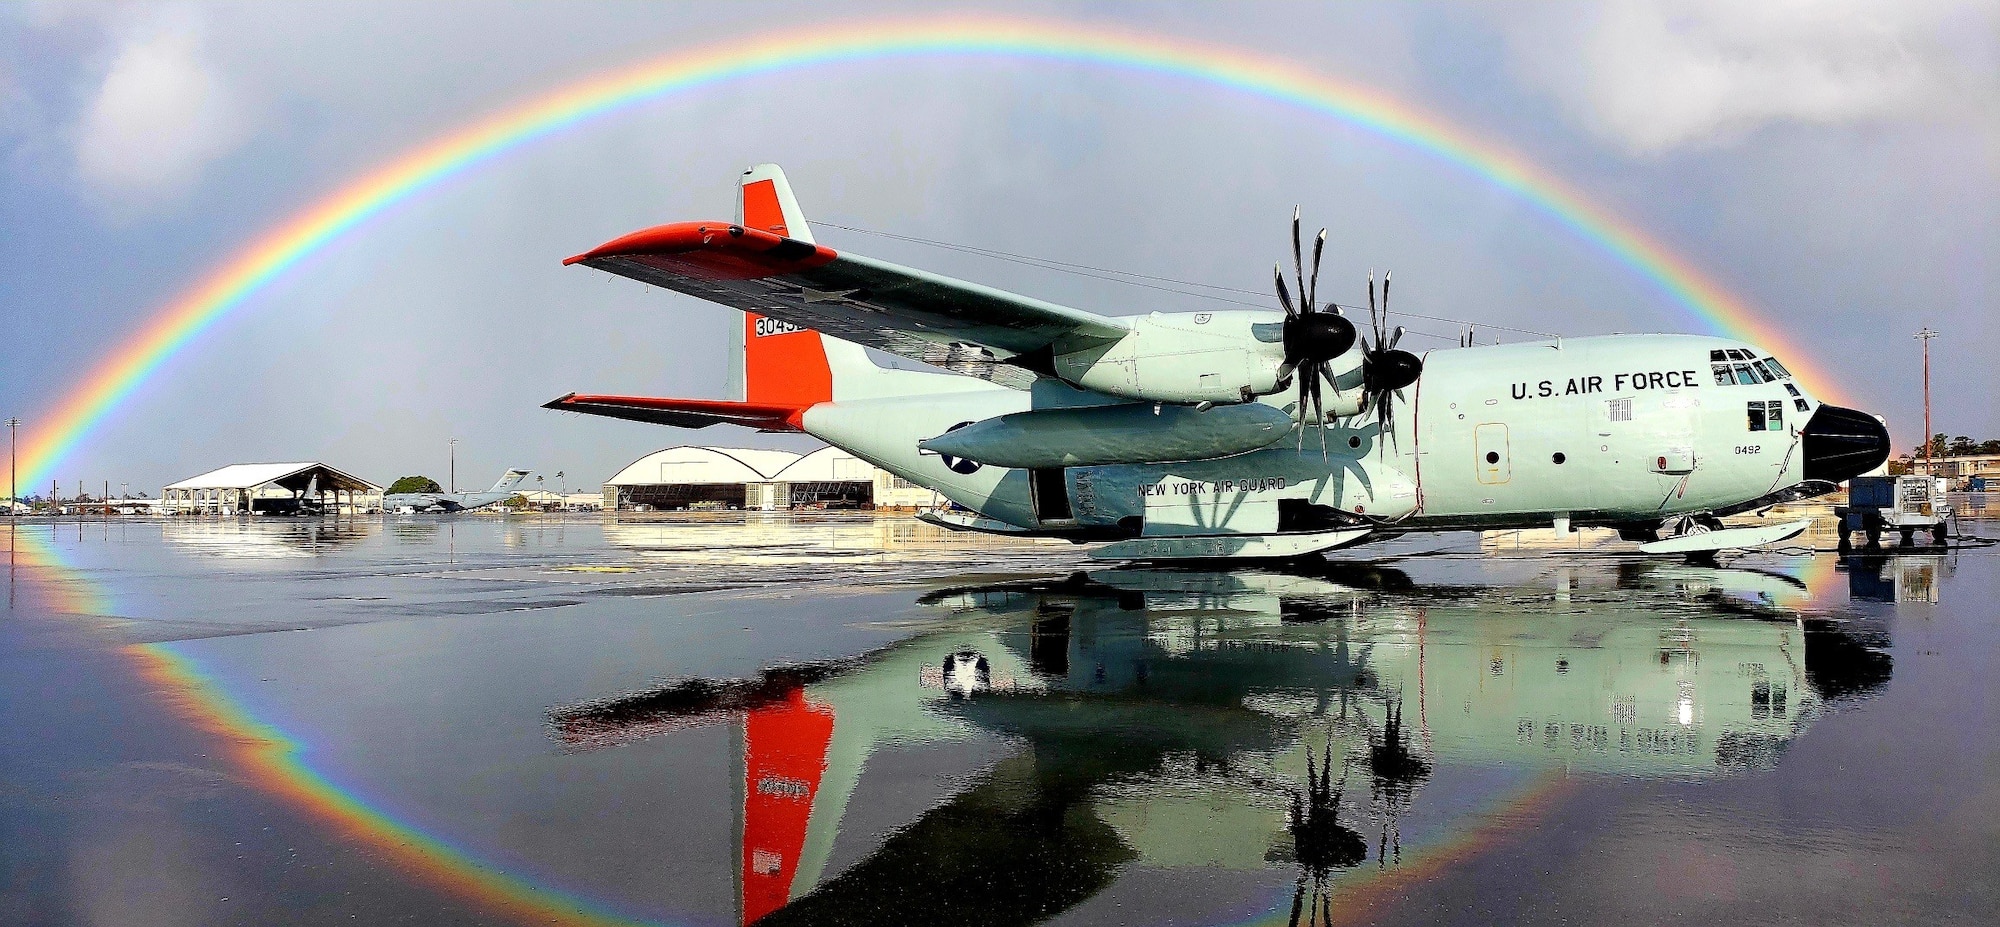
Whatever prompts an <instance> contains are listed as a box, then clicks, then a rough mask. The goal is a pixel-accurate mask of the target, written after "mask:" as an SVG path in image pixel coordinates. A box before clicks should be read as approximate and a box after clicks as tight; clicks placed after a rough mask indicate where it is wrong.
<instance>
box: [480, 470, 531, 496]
mask: <svg viewBox="0 0 2000 927" xmlns="http://www.w3.org/2000/svg"><path fill="white" fill-rule="evenodd" d="M530 472H531V471H528V470H509V471H507V472H506V473H505V474H503V475H502V476H501V477H500V482H498V483H494V484H493V488H492V489H489V490H487V492H513V491H514V490H515V489H517V488H519V487H520V485H521V484H522V483H524V482H526V481H527V479H528V474H529V473H530Z"/></svg>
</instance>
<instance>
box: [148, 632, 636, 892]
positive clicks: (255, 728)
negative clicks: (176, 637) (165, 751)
mask: <svg viewBox="0 0 2000 927" xmlns="http://www.w3.org/2000/svg"><path fill="white" fill-rule="evenodd" d="M124 653H125V655H126V656H127V657H129V658H131V660H132V662H133V664H134V666H135V668H136V669H137V671H138V673H139V676H140V678H142V679H144V680H146V681H147V682H149V683H151V684H153V685H154V686H155V687H156V688H157V689H159V691H161V692H162V693H164V694H165V695H166V701H167V703H168V705H169V706H170V707H172V708H173V709H175V711H176V712H177V713H178V714H180V715H181V716H182V717H184V718H186V719H187V720H188V721H189V722H190V723H192V724H193V725H194V726H195V727H196V728H197V729H198V730H201V731H202V732H203V733H206V734H208V735H210V736H212V737H214V738H215V739H216V740H218V741H220V742H221V743H223V744H225V745H227V746H226V749H227V752H228V755H229V757H230V759H231V760H232V762H233V763H234V765H235V766H236V768H237V769H238V770H240V771H241V772H242V773H243V775H245V776H247V777H248V778H250V779H251V780H253V781H255V782H256V783H257V785H258V787H259V788H261V789H262V790H264V791H265V792H266V793H269V794H271V795H273V796H275V797H277V798H279V799H281V800H283V801H284V802H286V803H288V804H290V805H293V806H295V807H297V808H299V809H300V810H302V811H305V812H306V813H308V814H310V815H311V816H312V817H313V818H316V819H318V820H319V821H321V822H322V823H324V824H326V825H328V826H330V827H331V828H332V829H333V830H334V832H336V833H338V834H339V835H341V836H342V837H344V838H347V839H349V840H355V841H359V842H361V843H364V844H366V845H367V846H370V847H373V848H375V849H376V850H377V851H379V852H381V853H383V854H385V855H386V856H388V857H389V858H390V859H391V860H392V861H393V862H395V863H396V864H397V865H398V866H400V867H401V868H402V869H403V871H405V872H406V873H409V874H411V875H414V876H416V877H418V878H420V879H422V880H423V881H425V882H428V883H430V884H431V885H433V886H435V887H437V888H440V889H443V890H445V891H447V892H449V893H451V894H453V895H456V896H458V897H460V898H464V899H466V900H468V901H470V902H472V903H473V904H475V905H477V906H478V907H479V908H481V909H482V910H485V911H489V912H492V913H495V914H499V915H502V916H504V917H506V918H508V919H510V920H516V921H521V922H523V923H543V924H549V923H554V924H579V925H585V927H638V925H644V924H650V923H653V922H651V921H646V920H641V919H637V918H633V917H628V916H625V915H623V914H620V913H618V912H615V911H611V910H609V909H607V908H605V907H604V906H603V905H602V904H600V903H598V902H595V901H592V900H590V899H587V898H584V897H583V896H580V895H575V894H571V893H568V892H564V891H560V890H557V889H554V888H550V887H548V886H546V885H541V884H538V883H535V882H531V881H529V880H527V879H523V878H521V877H520V876H517V875H515V874H513V873H510V872H507V871H506V870H504V869H501V868H499V867H497V866H494V865H492V864H491V863H488V862H486V861H483V860H481V859H478V858H477V857H475V856H473V855H472V854H470V853H468V852H466V851H465V850H462V849H460V848H458V847H457V846H454V845H453V844H451V843H450V842H448V841H446V840H445V839H443V838H442V837H440V836H438V835H437V834H434V833H431V832H429V831H427V830H425V829H423V828H421V827H417V826H415V825H412V824H410V823H408V822H405V821H402V820H400V819H397V818H395V817H392V816H390V815H388V814H385V813H383V812H382V810H381V809H380V808H378V807H376V806H374V805H372V804H370V803H369V802H367V801H365V800H363V799H361V798H360V797H358V796H357V795H355V793H354V792H352V791H351V790H349V789H345V788H342V787H341V786H339V785H338V784H336V783H335V782H334V781H333V780H331V779H328V778H327V777H326V775H325V774H324V773H322V772H321V771H319V770H318V769H315V768H313V767H312V766H311V765H310V764H308V763H307V762H306V756H307V753H308V751H307V749H306V748H305V746H304V745H303V744H301V743H299V742H298V741H296V740H294V739H293V738H292V737H291V736H290V735H289V734H287V733H285V732H284V731H283V730H280V729H279V728H277V727H275V726H273V725H270V724H266V723H265V722H263V721H260V720H258V719H257V718H256V717H254V716H252V715H251V714H250V713H249V712H247V711H245V710H244V709H243V708H242V706H241V705H239V704H238V703H237V702H236V701H235V700H234V699H232V698H230V697H229V696H228V695H227V694H225V693H224V692H223V691H222V688H221V685H220V684H219V683H218V682H217V681H216V680H215V679H214V678H213V677H211V676H210V675H209V674H207V673H206V672H204V671H203V670H202V668H201V666H200V665H199V664H197V663H196V662H195V661H194V660H193V659H192V658H191V657H189V656H188V655H186V654H184V653H182V652H181V651H179V650H177V649H176V648H175V647H173V646H172V645H170V644H135V645H131V646H128V647H126V648H125V649H124Z"/></svg>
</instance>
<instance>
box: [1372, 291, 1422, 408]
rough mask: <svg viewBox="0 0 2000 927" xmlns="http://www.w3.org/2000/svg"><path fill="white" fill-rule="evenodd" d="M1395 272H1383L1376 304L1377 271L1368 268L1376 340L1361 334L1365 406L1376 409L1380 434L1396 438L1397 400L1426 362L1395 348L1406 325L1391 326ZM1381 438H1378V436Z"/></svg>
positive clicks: (1415, 380)
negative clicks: (1391, 289) (1370, 339)
mask: <svg viewBox="0 0 2000 927" xmlns="http://www.w3.org/2000/svg"><path fill="white" fill-rule="evenodd" d="M1393 276H1394V275H1393V274H1389V273H1384V274H1383V275H1382V303H1381V306H1380V307H1379V308H1378V307H1377V306H1376V304H1375V272H1374V271H1369V272H1368V324H1369V327H1370V328H1372V329H1374V331H1375V340H1374V341H1372V342H1371V341H1369V340H1368V336H1367V335H1363V336H1361V389H1362V403H1363V404H1362V408H1363V409H1369V408H1372V409H1374V410H1375V424H1376V427H1377V429H1378V433H1379V435H1380V437H1386V438H1388V439H1389V440H1391V441H1394V440H1395V439H1396V412H1395V400H1397V399H1401V398H1403V388H1404V387H1406V386H1409V385H1410V384H1412V383H1415V382H1417V377H1419V376H1421V375H1423V372H1424V362H1423V360H1422V359H1420V358H1418V357H1417V356H1416V355H1415V354H1411V353H1410V352H1408V351H1398V350H1396V344H1397V342H1400V341H1402V340H1403V326H1401V325H1398V326H1396V327H1395V329H1394V330H1388V329H1387V327H1386V326H1387V325H1388V316H1389V281H1390V279H1391V278H1392V277H1393ZM1379 439H1380V438H1378V440H1379Z"/></svg>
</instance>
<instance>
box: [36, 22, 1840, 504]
mask: <svg viewBox="0 0 2000 927" xmlns="http://www.w3.org/2000/svg"><path fill="white" fill-rule="evenodd" d="M931 57H951V58H965V57H973V58H977V57H993V58H1005V59H1017V60H1029V61H1054V62H1062V63H1068V64H1082V65H1095V66H1103V67H1108V68H1114V69H1119V70H1124V71H1130V72H1137V73H1142V74H1154V75H1160V76H1163V77H1168V78H1175V79H1179V80H1183V81H1189V82H1193V83H1197V84H1202V85H1208V86H1214V87H1221V88H1225V89H1229V90H1233V91H1238V92H1241V93H1245V94H1249V95H1252V96H1257V97H1262V98H1265V99H1268V100H1273V101H1277V102H1280V103H1284V104H1289V105H1293V106H1297V107H1299V108H1301V109H1303V110H1306V111H1308V112H1312V113H1316V114H1320V115H1323V116H1328V117H1331V118H1333V119H1335V120H1338V121H1341V122H1344V123H1347V124H1349V125H1352V126H1355V127H1358V128H1360V129H1363V130H1366V131H1369V132H1373V133H1375V134H1377V135H1380V136H1382V137H1384V138H1387V139H1390V140H1392V141H1395V142H1398V143H1401V144H1403V145H1405V146H1408V147H1409V148H1412V149H1415V150H1416V151H1419V152H1422V153H1424V154H1426V155H1429V156H1431V157H1434V158H1436V159H1438V160H1440V161H1443V162H1445V163H1447V164H1451V165H1455V166H1458V167H1460V168H1462V169H1464V170H1466V171H1467V172H1469V173H1471V174H1472V175H1474V176H1476V177H1478V178H1480V179H1482V180H1484V181H1486V182H1488V183H1490V184H1492V185H1494V186H1497V187H1499V188H1501V189H1504V190H1506V191H1508V192H1509V193H1511V194H1513V195H1515V196H1517V197H1519V198H1520V199H1521V200H1522V201H1523V202H1526V203H1528V204H1530V205H1532V206H1533V207H1534V208H1536V209H1537V210H1539V211H1540V212H1541V213H1543V214H1544V215H1546V216H1547V217H1549V218H1550V219H1552V220H1553V221H1554V222H1556V223H1557V224H1558V225H1560V226H1562V227H1564V228H1566V229H1568V230H1570V231H1571V232H1572V233H1574V234H1575V235H1577V236H1578V237H1579V238H1582V239H1583V240H1585V241H1587V242H1589V243H1591V244H1593V245H1595V246H1596V247H1598V248H1599V249H1601V250H1602V251H1604V252H1605V253H1606V254H1608V255H1610V256H1611V257H1612V258H1613V259H1614V260H1616V261H1618V262H1619V263H1622V264H1624V265H1625V266H1626V267H1628V268H1630V269H1631V270H1633V271H1634V272H1636V273H1637V274H1638V275H1639V276H1641V277H1642V278H1644V279H1645V280H1647V281H1649V282H1651V283H1652V284H1653V285H1654V286H1656V287H1657V288H1658V289H1659V290H1660V291H1661V292H1662V293H1664V294H1665V295H1666V296H1667V297H1668V298H1669V299H1670V300H1671V301H1672V302H1673V303H1675V304H1676V305H1678V306H1680V307H1682V308H1684V309H1685V310H1687V311H1688V312H1689V313H1690V314H1691V315H1692V316H1693V317H1694V318H1695V319H1696V320H1698V321H1699V322H1700V323H1701V324H1702V325H1703V326H1704V327H1705V328H1707V329H1708V330H1709V331H1711V332H1713V333H1715V334H1720V335H1727V336H1731V337H1736V338H1740V339H1743V340H1747V341H1753V342H1756V343H1758V344H1761V345H1765V346H1767V347H1771V348H1775V349H1781V350H1784V351H1785V353H1786V354H1787V357H1786V360H1787V362H1788V363H1789V364H1790V365H1791V366H1792V367H1793V368H1794V369H1795V372H1796V373H1798V374H1799V375H1800V378H1801V379H1802V380H1804V381H1806V382H1807V383H1808V384H1809V385H1811V386H1812V387H1813V388H1814V390H1815V391H1816V392H1818V393H1819V394H1820V395H1822V396H1824V397H1826V398H1828V399H1829V400H1833V401H1839V398H1840V397H1839V396H1838V395H1837V394H1835V393H1834V392H1832V389H1833V382H1832V380H1831V378H1829V377H1826V376H1823V375H1818V374H1817V373H1816V372H1815V371H1814V370H1813V369H1812V368H1811V366H1810V365H1809V364H1808V363H1807V361H1806V359H1805V354H1804V352H1803V351H1800V350H1798V349H1797V348H1796V347H1794V346H1793V345H1792V343H1791V342H1790V340H1789V339H1787V338H1785V337H1784V336H1783V333H1782V332H1780V331H1779V330H1778V329H1777V328H1775V327H1774V326H1772V325H1771V324H1769V323H1768V322H1766V321H1764V320H1762V319H1760V318H1759V317H1758V315H1757V314H1756V313H1755V312H1753V311H1752V309H1751V307H1750V305H1749V304H1748V303H1747V302H1745V301H1744V300H1743V299H1741V298H1740V297H1737V296H1735V295H1732V294H1731V293H1730V292H1729V291H1728V290H1726V289H1724V288H1723V287H1722V285H1721V284H1719V283H1717V282H1716V281H1714V280H1713V279H1711V278H1709V277H1708V276H1706V275H1704V274H1703V273H1702V272H1701V271H1699V270H1698V269H1696V268H1695V267H1694V265H1693V264H1691V263H1689V262H1688V261H1687V260H1686V259H1684V258H1681V257H1679V256H1678V255H1676V254H1674V253H1673V252H1672V251H1671V250H1669V249H1668V248H1667V247H1666V246H1665V245H1663V244H1661V243H1660V242H1658V241H1657V240H1655V239H1653V238H1652V237H1650V236H1648V235H1647V234H1646V233H1645V232H1644V231H1642V230H1641V229H1639V228H1638V227H1637V226H1634V225H1632V224H1631V223H1629V222H1626V221H1624V220H1623V219H1621V218H1619V217H1618V216H1616V215H1615V214H1613V213H1612V212H1611V211H1610V210H1608V209H1606V208H1604V207H1602V206H1599V205H1596V204H1595V203H1593V202H1591V201H1590V200H1589V199H1588V198H1586V197H1585V196H1584V195H1583V194H1582V193H1581V192H1580V191H1578V190H1577V189H1576V188H1574V187H1572V186H1570V185H1569V184H1567V183H1565V182H1563V181H1562V180H1560V179H1558V178H1556V177H1555V176H1553V175H1551V174H1550V173H1548V172H1547V171H1545V170H1542V169H1541V168H1539V167H1537V166H1535V165H1534V164H1533V163H1531V162H1529V161H1528V160H1527V159H1526V158H1524V157H1522V156H1521V155H1519V154H1517V153H1515V152H1512V151H1509V150H1507V149H1505V148H1503V147H1501V146H1499V145H1496V144H1494V143H1492V142H1490V141H1486V140H1483V139H1480V138H1478V137H1475V136H1474V135H1473V134H1471V133H1469V132H1467V131H1465V130H1463V129H1460V128H1457V127H1454V126H1452V125H1449V124H1447V123H1445V122H1444V121H1442V120H1441V119H1439V118H1438V117H1436V116H1433V115H1430V114H1428V113H1425V112H1423V111H1422V110H1419V109H1417V108H1415V107H1413V106H1411V105H1409V104H1407V103H1404V102H1401V101H1399V100H1397V99H1395V98H1393V97H1391V96H1388V95H1386V94H1384V93H1382V92H1380V91H1377V90H1373V89H1370V88H1367V87H1363V86H1359V85H1356V84H1353V83H1349V82H1346V81H1342V80H1339V79H1336V78H1333V77H1329V76H1326V75H1324V74H1319V73H1316V72H1313V71H1310V70H1307V69H1305V68H1302V67H1299V66H1297V65H1293V64H1289V63H1286V62H1284V61H1280V60H1274V59H1273V58H1271V57H1270V56H1269V55H1268V54H1266V53H1261V52H1255V53H1253V52H1250V51H1245V50H1239V49H1231V48H1224V47H1220V46H1215V45H1208V44H1202V43H1198V42H1193V41H1188V40H1184V39H1177V38H1167V37H1163V36H1157V35H1148V34H1143V33H1137V32H1131V31H1126V30H1122V29H1117V28H1113V27H1109V26H1103V25H1098V24H1083V23H1076V22H1068V21H1062V20H1033V19H1021V18H1014V17H993V16H954V17H944V18H924V19H889V20H867V21H861V22H855V23H851V24H847V25H828V24H813V25H810V26H805V27H800V28H795V29H789V30H784V31H777V32H770V33H763V34H759V35H755V36H750V37H747V38H742V39H737V40H732V41H727V42H722V43H719V44H714V45H708V46H704V47H700V48H695V49H691V50H686V51H677V52H673V53H671V54H668V55H665V56H662V57H659V58H655V59H652V60H649V61H644V62H640V63H638V64H635V65H631V66H628V67H625V68H622V69H619V70H615V71H611V72H608V73H604V74H600V75H598V76H596V77H592V78H589V79H586V80H583V81H580V82H578V83H575V84H571V85H569V86H566V87H563V88H561V89H559V90H555V91H553V92H550V93H547V94H544V95H541V96H538V97H534V98H532V99H529V100H526V101H523V102H520V103H518V104H516V105H513V106H510V107H508V108H506V109H503V110H501V111H499V112H496V113H493V114H491V115H488V116H486V117H485V118H482V119H479V120H477V121H474V122H472V123H470V124H467V125H465V126H463V127H460V128H458V129H457V130H455V131H452V132H450V133H449V134H446V135H443V136H441V137H439V138H436V139H434V140H432V141H430V142H429V143H427V144H424V145H422V146H419V147H417V148H415V149H413V150H411V151H409V152H407V153H404V154H403V155H401V156H399V157H397V158H395V159H394V160H392V161H390V162H388V163H386V164H384V165H382V166H380V167H378V168H376V169H375V170H373V171H371V172H369V173H367V174H365V175H363V176H361V177H359V178H357V179H355V180H354V181H352V182H350V183H348V184H347V185H346V186H344V187H341V188H340V189H338V190H336V191H334V192H333V193H332V194H330V195H328V196H326V197H325V198H323V199H321V200H319V201H318V202H316V203H314V204H313V205H311V206H309V207H307V208H306V209H304V210H303V211H301V212H299V213H298V214H296V215H294V216H292V217H291V218H289V219H287V220H285V221H284V222H282V223H280V224H279V225H277V226H275V227H273V228H271V229H270V230H268V231H267V232H265V233H264V234H263V235H262V236H260V237H259V238H257V239H256V240H255V241H253V242H251V243H250V245H249V246H247V247H245V248H244V249H242V250H241V251H239V252H237V253H236V254H235V255H233V256H232V257H230V258H229V259H228V260H227V261H226V262H224V263H223V264H222V265H220V266H219V267H217V268H215V269H214V270H212V271H210V272H209V273H208V274H207V276H205V277H204V278H202V279H201V280H200V282H198V283H196V284H195V285H194V287H193V288H191V289H189V290H187V291H186V292H184V293H182V294H181V295H180V296H179V297H178V298H176V299H175V300H174V301H173V302H171V303H169V304H167V305H166V306H165V307H164V308H163V309H161V310H160V311H159V312H158V313H157V314H156V315H155V316H154V317H153V318H152V319H151V320H150V321H148V322H147V323H146V324H145V325H144V327H143V328H142V329H141V330H140V331H139V332H138V334H136V335H134V336H133V337H131V338H130V339H129V340H127V341H126V342H124V343H123V344H121V345H119V346H118V347H117V348H116V349H115V350H114V351H112V352H111V353H110V354H109V355H108V356H107V357H105V358H104V359H103V360H102V361H100V362H99V363H98V365H97V366H96V367H95V368H94V369H93V370H92V371H91V372H90V374H89V376H88V377H87V378H86V379H85V380H84V381H83V382H82V383H81V384H80V385H79V386H77V387H76V388H75V389H74V390H73V391H71V392H69V393H68V394H67V395H66V398H64V399H62V400H61V401H60V402H59V404H58V405H57V406H56V407H55V408H54V409H53V410H51V411H50V413H49V414H47V415H45V416H42V417H41V418H40V419H39V420H37V421H36V422H33V423H31V425H32V428H31V430H30V431H29V432H28V435H27V440H26V448H25V451H26V452H25V461H24V467H23V473H22V479H21V485H22V486H23V487H31V486H36V485H40V484H41V483H44V482H47V481H48V480H49V479H50V478H51V476H53V474H54V471H55V470H56V468H57V466H58V465H60V464H61V463H62V461H63V460H64V459H65V458H66V457H67V456H68V455H70V454H71V453H72V452H74V451H75V450H76V449H77V448H78V447H79V446H80V445H81V443H82V442H83V441H84V440H85V439H86V438H88V437H89V436H90V434H91V433H92V432H93V431H94V430H95V429H96V428H97V427H98V426H99V425H101V424H103V423H104V421H105V420H106V418H107V417H108V416H109V415H110V414H111V413H112V412H113V411H114V410H115V409H116V408H117V407H118V406H119V404H120V403H121V402H123V401H124V400H125V399H126V398H127V397H129V396H131V395H132V394H133V393H134V392H136V391H137V390H138V389H139V388H140V387H141V386H142V385H144V384H145V382H146V380H147V379H148V378H150V377H151V376H152V375H153V374H155V373H156V372H158V370H159V369H160V367H161V365H162V364H164V363H165V362H166V361H167V360H168V359H169V358H171V357H172V356H174V354H176V353H177V352H179V351H180V350H181V349H183V348H184V347H185V346H187V345H188V344H189V343H190V342H192V341H194V340H195V339H196V338H198V337H199V336H200V335H201V334H202V332H204V331H206V330H208V329H209V328H210V327H211V326H213V325H214V324H216V322H217V321H218V320H220V319H222V318H224V317H226V316H227V315H229V314H230V313H231V312H232V311H234V310H236V309H237V308H239V307H241V306H243V305H244V304H245V303H246V302H247V301H248V300H249V299H250V298H251V297H252V296H254V295H255V294H256V293H257V292H258V291H260V290H261V289H263V288H264V287H265V286H266V285H267V284H269V283H270V282H271V281H273V280H274V279H276V278H277V277H279V276H280V275H282V274H283V273H285V271H286V270H288V269H289V268H291V267H293V266H294V265H296V264H297V263H298V262H299V261H301V260H302V259H304V258H306V257H307V256H308V255H311V254H312V253H314V252H315V251H318V250H319V249H320V248H322V247H324V246H326V245H327V244H328V243H329V242H332V241H334V240H335V239H337V238H339V237H340V236H342V235H344V234H346V233H348V232H349V231H352V230H353V229H354V228H355V227H357V226H359V225H361V224H362V223H364V222H367V221H368V220H369V219H371V218H373V217H375V216H377V215H379V214H381V213H382V212H383V211H384V210H386V209H388V208H389V207H391V206H393V205H395V204H396V203H399V202H402V201H404V200H407V199H409V198H410V197H413V196H416V195H417V194H419V193H421V192H423V191H425V190H427V189H431V188H433V187H436V186H437V185H439V184H440V183H442V182H444V181H446V180H449V179H451V178H453V177H456V176H458V175H460V174H463V173H465V172H467V171H470V170H472V169H474V168H476V167H479V166H481V165H483V164H486V163H488V162H490V161H493V160H496V159H498V158H499V157H500V156H501V155H504V154H506V153H508V152H510V151H513V150H515V149H517V148H521V147H523V146H526V145H528V144H530V143H532V142H535V141H537V140H540V139H543V138H546V137H549V136H551V135H556V134H558V133H561V132H563V131H565V130H568V129H570V128H573V127H575V126H579V125H582V124H584V123H587V122H591V121H593V120H596V119H599V118H601V117H605V116H608V115H611V114H613V113H618V112H622V111H625V110H628V109H631V108H633V107H635V106H637V105H639V104H642V103H645V102H648V101H653V100H658V99H661V98H664V97H670V96H673V95H675V94H680V93H686V92H690V91H695V90H699V89H702V88H705V87H710V86H714V85H717V84H721V83H725V82H728V81H732V80H738V79H742V78H746V77H752V76H756V75H765V74H772V73H777V72H785V71H795V70H800V69H804V68H813V67H823V66H832V65H839V64H845V63H853V62H861V61H880V60H885V59H897V58H931Z"/></svg>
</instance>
